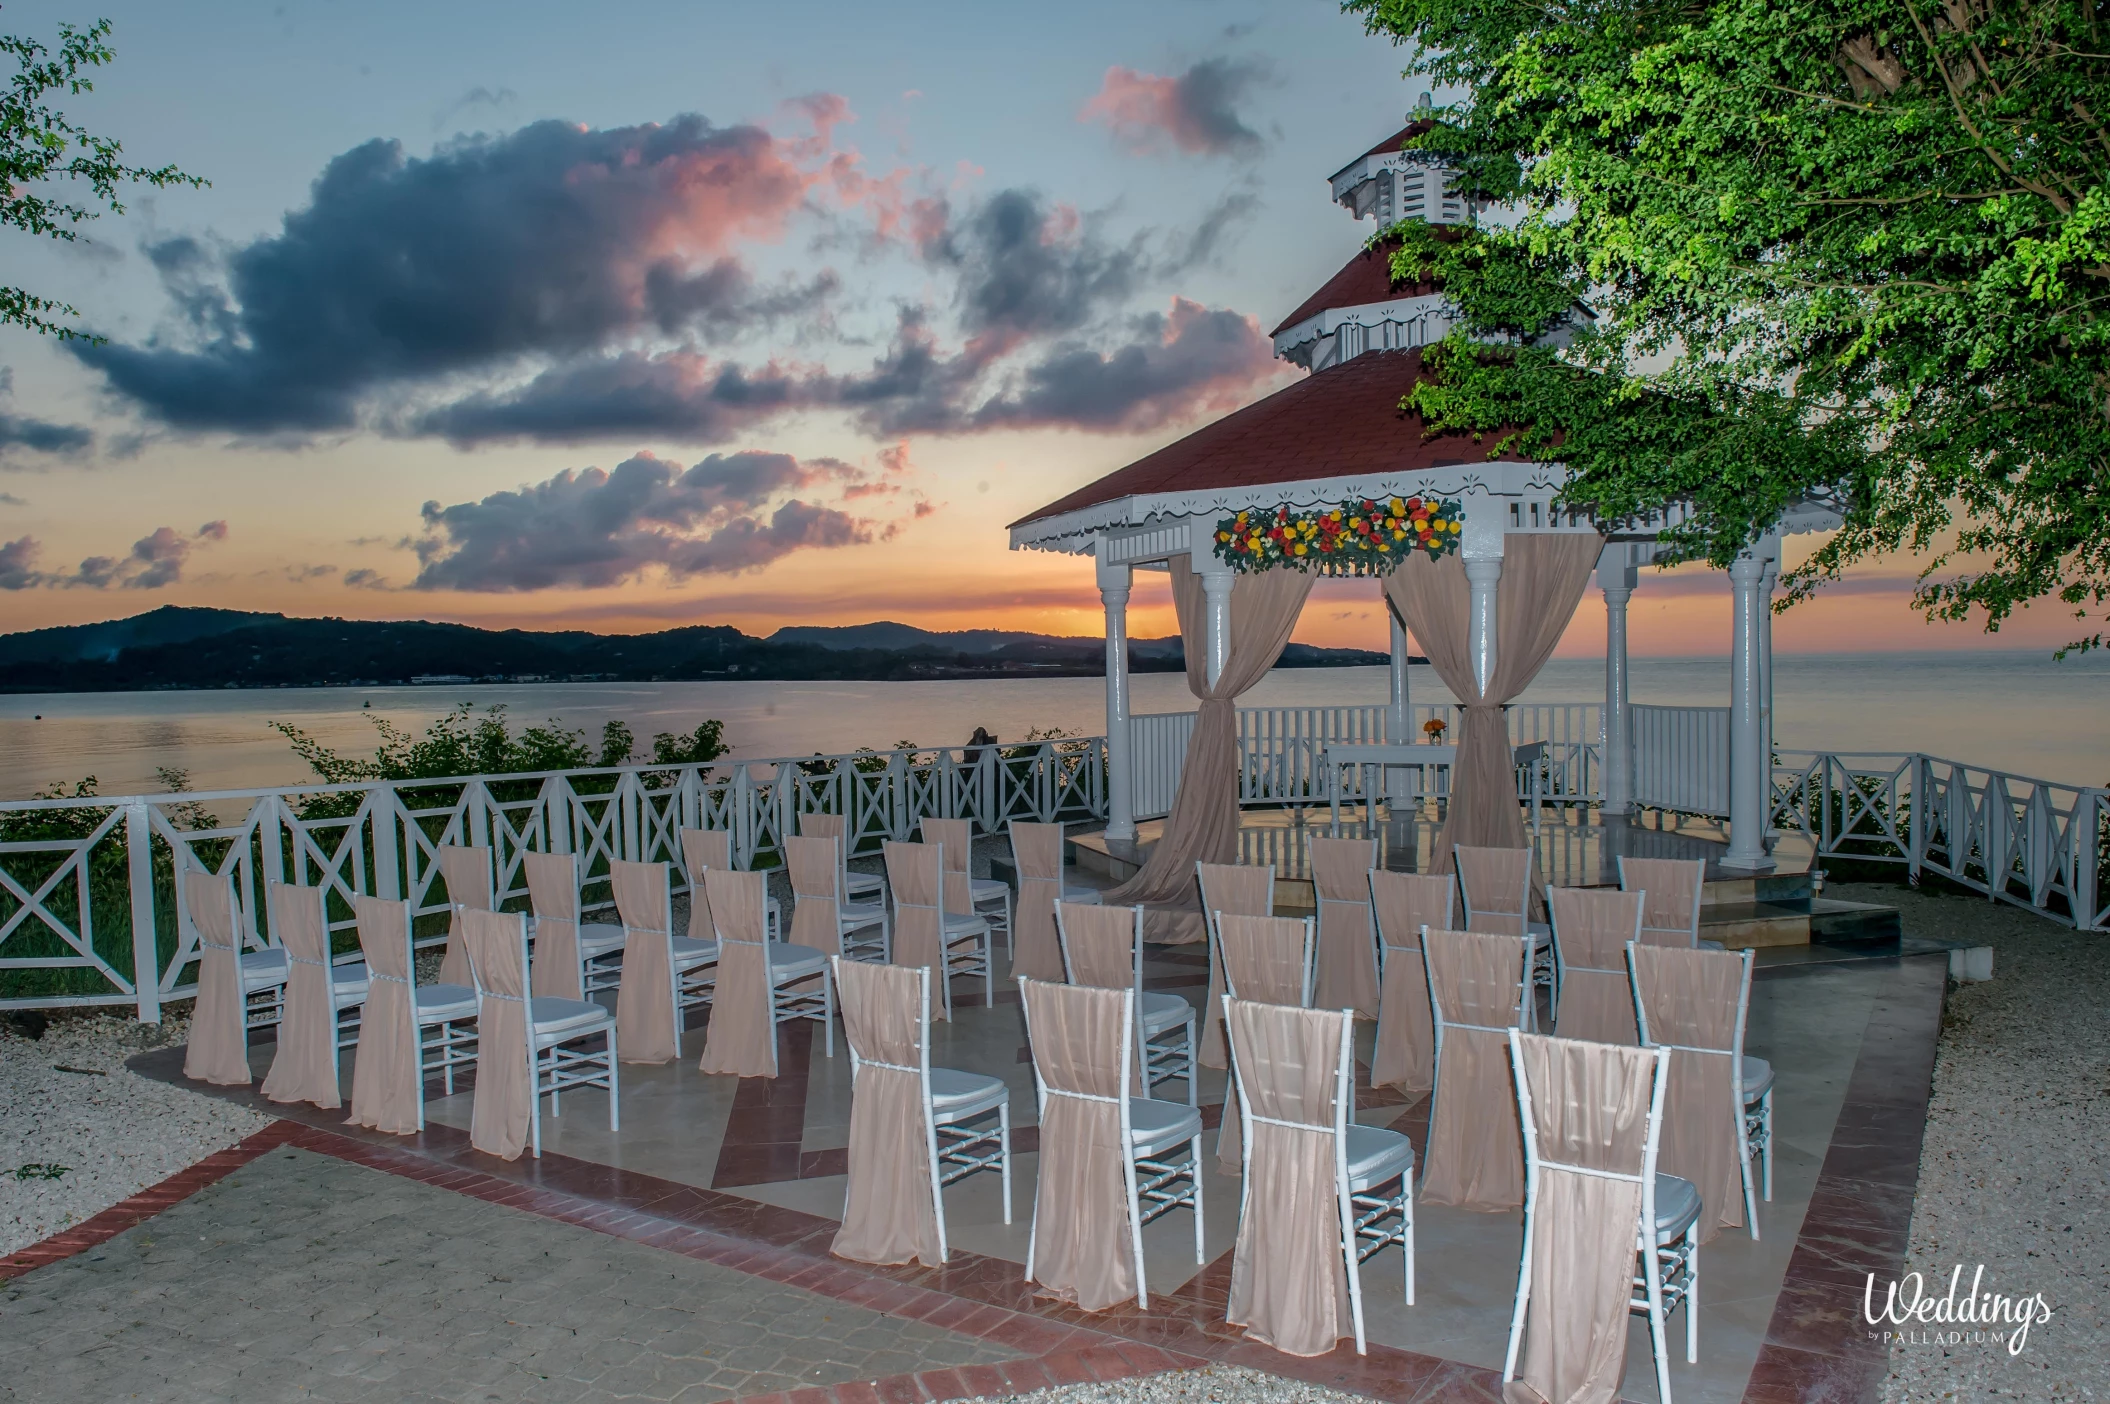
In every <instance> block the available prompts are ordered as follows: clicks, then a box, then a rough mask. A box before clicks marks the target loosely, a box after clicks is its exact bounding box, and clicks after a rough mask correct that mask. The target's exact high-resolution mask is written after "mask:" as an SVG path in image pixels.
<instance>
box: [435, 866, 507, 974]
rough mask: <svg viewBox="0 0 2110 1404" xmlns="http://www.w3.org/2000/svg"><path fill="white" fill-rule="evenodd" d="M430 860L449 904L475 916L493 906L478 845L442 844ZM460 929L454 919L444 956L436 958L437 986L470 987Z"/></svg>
mask: <svg viewBox="0 0 2110 1404" xmlns="http://www.w3.org/2000/svg"><path fill="white" fill-rule="evenodd" d="M433 858H434V860H435V861H436V862H438V864H439V868H440V880H441V881H442V882H444V883H446V884H447V901H448V902H449V903H450V904H452V905H454V906H457V907H467V908H469V909H470V910H471V911H479V912H488V911H490V910H491V908H492V907H494V906H495V905H497V903H496V902H495V901H494V900H493V898H492V895H491V887H492V878H491V850H490V849H489V848H487V847H485V846H483V845H481V844H477V845H474V846H471V845H467V844H458V843H443V844H441V845H440V846H439V847H438V848H436V849H434V850H433ZM461 928H462V923H461V918H459V917H456V918H454V920H453V922H452V924H451V925H450V926H449V927H448V929H447V953H446V954H445V955H443V956H441V957H440V979H439V983H441V984H443V985H461V986H464V987H474V985H475V984H476V981H475V979H474V978H473V977H472V976H471V975H470V974H469V953H468V951H467V950H466V949H465V948H464V947H463V945H462V935H461Z"/></svg>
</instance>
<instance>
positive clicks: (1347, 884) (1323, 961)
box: [1310, 834, 1377, 1019]
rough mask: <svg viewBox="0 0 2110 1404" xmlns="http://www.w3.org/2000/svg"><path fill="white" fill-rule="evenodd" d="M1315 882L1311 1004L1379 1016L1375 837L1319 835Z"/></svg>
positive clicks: (1313, 852) (1314, 844) (1315, 846)
mask: <svg viewBox="0 0 2110 1404" xmlns="http://www.w3.org/2000/svg"><path fill="white" fill-rule="evenodd" d="M1310 843H1311V882H1312V887H1313V888H1314V889H1315V890H1316V891H1317V894H1318V898H1319V955H1318V975H1317V979H1316V982H1315V983H1314V985H1313V991H1314V993H1313V995H1312V1004H1313V1006H1314V1007H1315V1008H1319V1009H1353V1010H1354V1011H1355V1012H1356V1014H1357V1016H1358V1017H1360V1018H1364V1019H1375V1018H1376V1017H1377V937H1376V935H1375V934H1374V933H1373V932H1372V930H1371V925H1370V870H1371V869H1373V868H1375V867H1376V866H1377V840H1376V839H1337V838H1325V837H1322V836H1320V835H1317V834H1314V835H1313V836H1312V837H1311V839H1310Z"/></svg>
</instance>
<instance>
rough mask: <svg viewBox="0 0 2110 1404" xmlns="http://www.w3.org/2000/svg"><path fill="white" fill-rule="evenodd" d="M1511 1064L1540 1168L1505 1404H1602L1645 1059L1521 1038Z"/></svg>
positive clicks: (1614, 1333)
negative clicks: (1516, 1068)
mask: <svg viewBox="0 0 2110 1404" xmlns="http://www.w3.org/2000/svg"><path fill="white" fill-rule="evenodd" d="M1519 1043H1520V1047H1519V1049H1518V1061H1519V1062H1521V1064H1522V1066H1523V1076H1524V1084H1525V1086H1526V1087H1527V1088H1528V1089H1529V1090H1530V1094H1531V1124H1532V1134H1533V1136H1534V1138H1535V1139H1536V1141H1537V1143H1538V1154H1539V1162H1540V1170H1539V1182H1538V1190H1537V1195H1536V1201H1535V1203H1534V1205H1533V1207H1532V1212H1531V1214H1530V1217H1529V1224H1530V1229H1529V1232H1530V1234H1531V1290H1530V1298H1529V1306H1528V1307H1527V1308H1526V1311H1525V1316H1524V1348H1523V1350H1522V1352H1521V1353H1520V1354H1519V1356H1518V1361H1517V1363H1518V1374H1519V1378H1518V1379H1516V1380H1512V1381H1510V1382H1509V1384H1507V1385H1506V1386H1505V1387H1504V1391H1503V1393H1504V1397H1505V1399H1506V1400H1507V1401H1508V1404H1556V1401H1557V1404H1612V1402H1613V1401H1614V1400H1616V1399H1617V1398H1618V1397H1619V1386H1620V1383H1621V1381H1622V1380H1623V1379H1624V1378H1625V1375H1626V1343H1627V1303H1628V1302H1629V1301H1630V1300H1631V1299H1632V1292H1633V1286H1632V1284H1633V1277H1634V1241H1635V1227H1636V1225H1637V1224H1638V1223H1639V1222H1640V1218H1641V1183H1640V1181H1639V1180H1638V1179H1636V1180H1613V1179H1607V1178H1606V1177H1604V1176H1602V1175H1591V1174H1586V1173H1578V1172H1577V1171H1575V1170H1569V1169H1561V1168H1558V1167H1560V1166H1578V1167H1581V1169H1582V1170H1583V1171H1589V1170H1605V1171H1611V1172H1613V1173H1615V1174H1623V1175H1637V1176H1638V1175H1639V1174H1641V1173H1642V1171H1643V1169H1644V1168H1645V1167H1644V1164H1643V1162H1644V1159H1645V1155H1646V1148H1647V1142H1648V1108H1649V1095H1650V1091H1651V1089H1652V1087H1653V1086H1654V1082H1655V1059H1654V1057H1653V1056H1652V1055H1651V1054H1649V1053H1647V1052H1645V1051H1643V1050H1641V1049H1638V1048H1613V1047H1609V1046H1607V1045H1604V1044H1596V1043H1581V1042H1577V1041H1575V1040H1573V1039H1567V1038H1544V1037H1540V1036H1538V1035H1535V1034H1526V1035H1524V1036H1523V1038H1522V1039H1521V1040H1519Z"/></svg>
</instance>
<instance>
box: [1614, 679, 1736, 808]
mask: <svg viewBox="0 0 2110 1404" xmlns="http://www.w3.org/2000/svg"><path fill="white" fill-rule="evenodd" d="M1627 712H1628V715H1629V717H1630V718H1631V720H1630V721H1629V723H1628V725H1629V727H1630V728H1631V730H1632V739H1633V748H1634V802H1635V803H1636V804H1638V805H1640V806H1641V807H1642V808H1644V809H1668V810H1671V811H1674V812H1676V813H1679V814H1711V815H1715V816H1717V817H1720V818H1727V817H1728V815H1729V709H1728V708H1727V707H1646V706H1630V707H1629V708H1628V709H1627Z"/></svg>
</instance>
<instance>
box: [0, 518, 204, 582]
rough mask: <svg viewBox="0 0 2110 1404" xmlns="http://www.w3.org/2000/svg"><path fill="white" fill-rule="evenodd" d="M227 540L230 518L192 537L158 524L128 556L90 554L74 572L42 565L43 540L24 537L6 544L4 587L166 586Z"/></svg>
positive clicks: (2, 551)
mask: <svg viewBox="0 0 2110 1404" xmlns="http://www.w3.org/2000/svg"><path fill="white" fill-rule="evenodd" d="M226 539H227V523H225V522H207V523H206V524H205V525H204V526H201V527H199V528H198V529H197V531H195V532H192V533H190V534H189V535H186V534H184V533H183V532H179V531H177V530H176V529H175V528H174V527H156V528H155V529H154V530H153V531H151V532H148V533H147V534H146V535H145V536H142V537H140V538H139V540H137V541H135V542H133V543H132V549H131V550H130V551H127V552H126V553H125V554H124V555H122V556H89V557H86V558H85V559H83V560H82V561H81V563H80V564H79V565H78V566H77V567H75V568H74V569H73V570H70V571H56V572H47V571H43V570H39V569H38V568H37V558H38V557H39V556H40V555H42V554H43V543H41V542H39V541H38V540H37V539H36V538H35V537H33V536H24V537H19V538H17V539H16V540H13V541H10V542H7V543H6V544H5V545H0V590H30V589H38V588H53V589H90V590H108V589H113V588H114V589H125V590H160V589H164V588H166V587H167V586H170V585H174V584H175V583H176V582H178V581H179V580H181V579H182V578H183V568H184V566H186V565H187V564H188V563H189V561H190V557H191V553H192V552H193V551H195V550H197V549H198V548H199V547H201V546H205V545H209V544H211V543H213V542H218V541H225V540H226Z"/></svg>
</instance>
